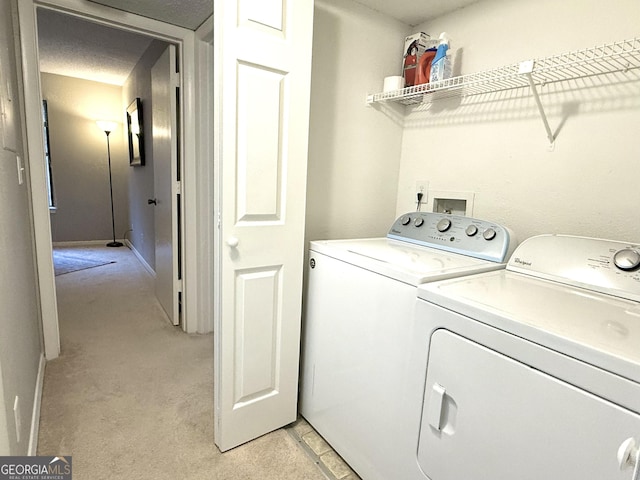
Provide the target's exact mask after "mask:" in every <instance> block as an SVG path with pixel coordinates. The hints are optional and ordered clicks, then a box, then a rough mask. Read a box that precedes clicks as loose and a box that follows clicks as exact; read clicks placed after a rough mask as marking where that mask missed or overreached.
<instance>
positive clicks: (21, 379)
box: [0, 1, 42, 455]
mask: <svg viewBox="0 0 640 480" xmlns="http://www.w3.org/2000/svg"><path fill="white" fill-rule="evenodd" d="M15 5H16V4H15V2H13V1H12V2H8V1H3V2H0V64H1V65H2V72H1V74H2V86H1V87H0V97H1V100H2V103H3V105H4V107H5V110H4V112H3V116H2V118H3V120H0V205H2V208H0V257H1V258H2V268H0V305H2V316H0V332H2V333H1V334H0V410H2V411H1V412H0V455H26V454H27V452H28V448H29V433H30V430H31V421H30V420H31V418H32V412H33V409H34V398H35V392H36V386H37V383H38V367H39V362H40V358H41V352H42V345H41V333H40V324H41V323H40V315H39V302H40V300H39V295H38V288H37V283H36V265H35V261H34V240H33V219H32V211H31V203H30V200H29V184H28V178H29V175H28V171H27V174H26V175H25V182H24V183H23V184H19V182H18V172H17V168H16V155H19V156H20V157H21V158H22V159H23V160H25V162H26V163H25V167H26V168H27V169H28V168H29V161H28V160H29V159H28V157H27V156H26V152H25V149H24V143H23V138H24V137H23V132H24V127H23V123H22V118H23V112H24V108H23V102H22V98H21V97H20V96H19V93H20V92H21V90H20V89H19V83H18V77H17V75H18V66H17V64H16V50H15V40H14V36H13V31H14V29H13V25H12V8H11V7H12V6H13V7H15ZM16 23H17V22H16ZM5 82H7V83H5ZM7 86H10V88H7ZM9 92H10V93H9ZM16 397H18V398H19V405H20V414H21V419H22V422H21V428H20V430H19V431H18V430H17V429H16V423H15V421H14V414H13V406H14V401H15V398H16ZM18 436H19V437H20V441H18Z"/></svg>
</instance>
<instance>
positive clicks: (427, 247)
mask: <svg viewBox="0 0 640 480" xmlns="http://www.w3.org/2000/svg"><path fill="white" fill-rule="evenodd" d="M514 247H515V240H514V237H513V234H512V233H511V232H510V231H509V230H508V229H507V228H506V227H504V226H501V225H498V224H496V223H493V222H489V221H484V220H479V219H474V218H468V217H459V216H452V215H444V214H436V213H426V212H415V213H410V214H406V215H403V216H401V217H400V218H398V219H397V220H396V221H395V223H394V224H393V225H392V227H391V229H390V231H389V233H388V235H387V237H386V238H369V239H357V240H332V241H317V242H311V248H310V252H309V271H308V282H307V285H308V288H307V293H306V299H305V320H304V323H303V345H302V375H301V396H300V399H301V402H300V408H301V413H302V415H303V417H304V418H306V419H307V420H308V421H309V423H310V424H311V425H313V427H314V428H315V429H316V430H317V431H318V432H319V433H320V434H321V435H322V436H323V437H324V438H325V439H326V440H327V441H328V442H329V443H330V444H331V446H332V447H333V448H334V449H335V450H336V452H337V453H338V454H339V455H341V456H342V457H343V458H344V459H345V460H346V461H347V462H348V463H349V464H350V465H351V467H352V468H353V469H354V470H355V471H356V473H358V475H360V477H361V478H362V479H363V480H389V479H395V478H397V479H403V480H412V479H418V478H422V474H421V472H420V469H419V468H418V464H417V461H416V454H415V452H416V443H417V435H418V430H419V418H418V419H415V418H411V417H408V416H407V412H416V411H418V412H419V411H420V409H421V405H422V392H423V389H424V380H423V379H421V378H420V373H424V364H425V363H426V357H425V355H426V352H425V351H424V349H423V350H422V351H412V350H411V345H412V342H413V338H414V336H415V335H416V334H417V331H416V326H415V323H414V322H415V316H414V308H415V304H416V293H417V292H416V288H417V286H418V285H420V284H422V283H424V282H430V281H435V280H442V279H446V278H452V277H459V276H462V275H469V274H472V273H480V272H486V271H491V270H496V269H501V268H504V266H505V264H504V262H505V261H506V259H507V258H508V257H509V255H510V253H511V252H512V251H513V249H514Z"/></svg>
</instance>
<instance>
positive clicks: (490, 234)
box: [482, 228, 496, 240]
mask: <svg viewBox="0 0 640 480" xmlns="http://www.w3.org/2000/svg"><path fill="white" fill-rule="evenodd" d="M482 236H483V237H484V239H485V240H493V239H494V238H496V231H495V230H494V229H493V228H487V229H486V230H485V231H484V232H482Z"/></svg>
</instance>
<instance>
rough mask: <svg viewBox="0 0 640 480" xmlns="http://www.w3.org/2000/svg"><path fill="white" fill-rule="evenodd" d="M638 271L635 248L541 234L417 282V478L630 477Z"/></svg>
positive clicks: (637, 364)
mask: <svg viewBox="0 0 640 480" xmlns="http://www.w3.org/2000/svg"><path fill="white" fill-rule="evenodd" d="M639 268H640V245H633V244H629V243H623V242H616V241H609V240H600V239H590V238H584V237H573V236H562V235H543V236H538V237H532V238H530V239H528V240H526V241H524V242H523V243H522V244H520V246H519V247H518V248H517V249H516V251H515V252H514V253H513V255H512V256H511V259H510V261H509V263H508V266H507V268H506V270H501V271H496V272H490V273H483V274H479V275H473V276H469V277H465V278H460V279H454V280H445V281H443V282H437V283H432V284H429V285H423V286H421V287H420V288H419V289H418V294H419V298H420V300H419V301H418V305H417V306H416V319H417V321H418V322H419V323H422V324H423V326H425V325H426V326H427V334H426V336H424V337H422V338H418V337H416V338H415V342H414V344H413V348H414V349H416V350H425V351H427V352H428V361H427V366H426V368H425V370H424V372H423V376H422V381H423V383H424V385H425V388H424V405H423V408H422V420H421V428H420V436H419V441H418V444H417V445H416V446H415V451H417V459H418V463H419V465H420V468H421V470H422V471H423V473H424V477H423V478H429V479H430V480H460V479H465V480H485V479H486V480H489V479H491V480H514V479H518V480H540V479H545V480H556V479H557V480H604V479H607V480H623V479H624V480H631V479H635V480H637V479H638V478H640V472H639V471H638V470H640V468H639V467H637V466H636V467H635V471H634V463H636V461H637V456H638V451H637V442H638V440H640V270H639ZM621 466H622V468H621Z"/></svg>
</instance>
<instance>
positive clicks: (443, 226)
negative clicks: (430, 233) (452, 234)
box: [436, 218, 451, 232]
mask: <svg viewBox="0 0 640 480" xmlns="http://www.w3.org/2000/svg"><path fill="white" fill-rule="evenodd" d="M436 228H437V229H438V231H439V232H446V231H447V230H449V229H450V228H451V220H449V219H448V218H443V219H442V220H440V221H439V222H438V224H437V225H436Z"/></svg>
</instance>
